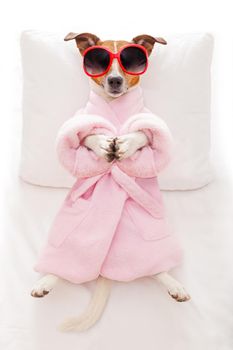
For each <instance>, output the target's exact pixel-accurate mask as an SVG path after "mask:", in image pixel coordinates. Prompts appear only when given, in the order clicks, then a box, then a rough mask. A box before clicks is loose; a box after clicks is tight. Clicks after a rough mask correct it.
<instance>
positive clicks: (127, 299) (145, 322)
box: [0, 159, 233, 350]
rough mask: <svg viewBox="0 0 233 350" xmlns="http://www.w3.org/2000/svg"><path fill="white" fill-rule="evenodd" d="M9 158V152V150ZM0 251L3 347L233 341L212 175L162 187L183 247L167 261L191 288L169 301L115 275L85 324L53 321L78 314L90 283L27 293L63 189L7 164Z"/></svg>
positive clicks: (183, 345)
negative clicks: (92, 320)
mask: <svg viewBox="0 0 233 350" xmlns="http://www.w3.org/2000/svg"><path fill="white" fill-rule="evenodd" d="M13 163H14V164H16V161H15V159H14V162H13ZM8 171H9V173H8V185H7V190H6V191H5V199H6V204H5V209H6V212H5V215H4V217H5V228H4V235H2V238H3V242H2V244H1V251H0V259H1V264H0V275H1V280H2V281H3V282H4V283H3V285H4V288H3V289H2V288H1V290H0V300H1V312H0V326H1V327H0V332H1V333H0V349H1V350H5V349H7V350H37V349H38V350H39V349H40V350H41V349H43V350H47V349H49V350H51V349H56V350H63V349H71V350H74V349H80V350H119V349H127V350H128V349H134V350H142V349H146V350H153V349H161V350H168V349H172V350H176V349H177V350H178V349H179V350H202V349H203V350H220V349H221V350H230V349H232V348H233V339H232V325H233V301H232V300H233V298H232V290H233V289H232V287H233V286H232V283H231V278H230V277H229V276H230V274H231V273H232V262H233V261H232V260H233V258H232V228H233V222H232V208H233V206H232V199H231V197H232V186H231V184H230V183H229V182H228V179H227V178H226V177H224V178H222V177H220V176H217V178H216V180H215V181H214V182H212V183H211V184H210V185H208V186H206V187H204V188H202V189H199V190H196V191H183V192H182V191H181V192H164V199H165V204H166V207H167V212H168V216H169V220H170V222H171V223H172V225H173V227H174V230H175V231H176V232H177V233H178V234H179V236H180V238H181V241H182V244H183V246H184V249H185V262H184V264H183V266H182V267H180V268H178V269H176V271H174V275H175V276H177V277H178V278H179V279H180V280H181V281H182V282H183V283H184V285H185V286H186V287H187V289H188V291H189V292H190V294H191V296H192V300H191V301H190V302H188V303H183V304H181V303H176V302H175V301H173V300H172V299H170V297H169V296H168V295H167V293H166V292H165V291H164V290H163V289H162V287H160V286H159V285H157V284H156V282H155V281H153V280H151V279H149V278H145V279H142V280H138V281H135V282H132V283H127V284H126V283H125V284H122V283H114V284H113V287H112V293H111V296H110V300H109V303H108V305H107V308H106V310H105V313H104V315H103V317H102V319H101V321H100V322H99V323H98V324H97V325H96V326H95V327H94V328H92V329H91V330H89V331H88V332H86V333H83V334H62V333H59V332H58V331H57V330H56V325H58V324H59V323H60V322H61V321H63V320H64V319H65V318H66V317H67V316H72V315H79V314H80V313H81V311H82V310H83V309H84V308H85V306H86V304H87V303H88V301H89V298H90V292H91V290H92V289H93V288H94V283H88V284H86V285H82V286H78V285H76V286H75V285H71V284H69V283H66V282H62V283H60V284H59V285H58V286H57V288H56V289H54V291H53V292H52V293H51V295H48V296H47V297H46V298H44V299H34V298H32V297H31V296H30V289H31V286H32V284H33V282H34V281H35V280H36V279H37V278H38V276H37V274H36V273H35V272H34V271H33V269H32V267H33V264H34V263H35V260H36V258H37V254H38V251H39V249H40V247H41V246H42V244H43V242H44V241H45V239H46V235H47V229H48V227H49V225H50V222H51V220H52V218H53V216H54V215H55V213H56V211H57V209H58V208H59V206H60V204H61V202H62V200H63V198H64V196H65V193H66V190H64V189H63V190H62V189H59V190H58V189H51V188H42V187H37V186H33V185H30V184H26V183H24V182H22V181H21V180H20V179H18V177H17V175H16V169H12V168H10V167H9V169H8Z"/></svg>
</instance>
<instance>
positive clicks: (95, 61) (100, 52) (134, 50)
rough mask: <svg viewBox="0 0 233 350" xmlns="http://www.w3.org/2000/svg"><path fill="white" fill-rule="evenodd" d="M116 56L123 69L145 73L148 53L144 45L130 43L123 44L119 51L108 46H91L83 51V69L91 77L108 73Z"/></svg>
mask: <svg viewBox="0 0 233 350" xmlns="http://www.w3.org/2000/svg"><path fill="white" fill-rule="evenodd" d="M114 58H116V59H117V60H118V62H119V65H120V67H121V69H122V70H123V71H124V72H125V73H127V74H131V75H140V74H143V73H145V71H146V70H147V67H148V53H147V50H146V49H145V47H144V46H142V45H138V44H129V45H126V46H123V47H122V48H121V49H120V50H119V51H118V52H117V53H113V52H111V51H110V50H109V49H108V48H107V47H103V46H98V45H96V46H91V47H88V48H87V49H86V50H85V51H84V53H83V69H84V71H85V73H86V74H87V75H88V76H90V77H95V78H97V77H100V76H102V75H104V74H106V73H107V72H108V71H109V69H110V67H111V65H112V61H113V59H114Z"/></svg>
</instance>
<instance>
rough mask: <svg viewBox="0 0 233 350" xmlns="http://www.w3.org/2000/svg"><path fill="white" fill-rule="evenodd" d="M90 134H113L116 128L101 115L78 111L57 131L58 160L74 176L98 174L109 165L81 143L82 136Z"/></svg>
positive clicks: (81, 176)
mask: <svg viewBox="0 0 233 350" xmlns="http://www.w3.org/2000/svg"><path fill="white" fill-rule="evenodd" d="M91 134H105V135H109V136H113V135H115V134H116V130H115V128H114V126H113V125H112V124H111V123H110V122H108V121H107V120H106V119H104V118H103V117H101V116H99V115H94V114H85V113H81V112H80V111H79V112H77V113H76V115H75V116H74V117H73V118H71V119H69V120H67V121H66V122H65V123H64V124H63V125H62V127H61V128H60V130H59V132H58V135H57V139H56V150H57V154H58V158H59V161H60V163H61V164H62V165H63V166H64V168H65V169H66V170H68V171H69V172H70V173H71V174H72V175H73V176H75V177H79V178H83V177H91V176H95V175H99V174H101V173H103V172H105V171H106V170H107V169H108V168H109V167H110V166H111V165H110V163H108V162H107V161H106V160H105V159H100V158H98V157H97V156H96V155H95V153H94V152H93V151H92V150H89V149H87V148H86V147H85V146H84V145H82V141H83V140H84V138H85V137H86V136H88V135H91Z"/></svg>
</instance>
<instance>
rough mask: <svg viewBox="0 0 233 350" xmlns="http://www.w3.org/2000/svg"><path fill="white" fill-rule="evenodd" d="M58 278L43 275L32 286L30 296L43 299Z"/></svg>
mask: <svg viewBox="0 0 233 350" xmlns="http://www.w3.org/2000/svg"><path fill="white" fill-rule="evenodd" d="M58 280H59V278H58V277H57V276H55V275H51V274H50V275H45V276H43V277H42V278H40V279H39V280H38V281H37V282H36V283H35V284H34V286H33V288H32V291H31V296H33V297H37V298H39V297H44V296H45V295H47V294H48V293H49V292H50V291H51V290H52V289H53V287H54V286H55V284H56V283H57V282H58Z"/></svg>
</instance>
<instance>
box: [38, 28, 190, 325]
mask: <svg viewBox="0 0 233 350" xmlns="http://www.w3.org/2000/svg"><path fill="white" fill-rule="evenodd" d="M64 40H65V41H69V40H75V42H76V45H77V48H78V49H79V51H80V53H81V55H84V53H85V52H87V50H89V48H92V47H94V46H98V47H100V48H101V47H103V48H107V49H108V50H109V51H110V52H111V53H113V55H115V56H114V58H113V59H112V62H111V65H110V67H108V70H107V71H106V72H105V74H102V75H98V74H97V75H96V76H90V77H89V82H90V88H91V90H92V91H94V92H95V93H96V94H98V95H99V96H101V98H103V99H104V100H105V101H106V102H107V103H110V102H111V101H114V100H116V99H118V98H119V97H120V96H122V95H126V94H128V93H129V92H130V91H132V90H133V89H135V88H137V87H138V86H139V84H140V74H136V75H133V74H128V73H127V72H126V71H125V70H124V69H123V67H122V65H121V64H120V61H119V59H115V58H116V55H117V53H119V52H120V51H121V50H122V49H123V48H124V47H126V46H127V45H130V44H132V43H133V44H135V45H139V46H142V47H143V48H144V50H145V51H146V53H147V55H148V56H150V54H151V52H152V50H153V47H154V44H155V43H159V44H163V45H166V41H165V40H164V39H163V38H155V37H152V36H150V35H146V34H143V35H139V36H136V37H135V38H133V40H132V42H129V41H125V40H117V41H114V40H107V41H101V40H100V39H99V38H98V37H97V36H96V35H94V34H90V33H82V34H76V33H69V34H68V35H67V36H66V37H65V39H64ZM147 144H148V137H147V135H146V134H145V133H144V132H143V131H135V132H130V133H127V134H124V135H121V136H117V137H109V136H107V135H103V134H93V135H88V136H86V137H85V139H84V141H83V145H84V146H85V147H87V148H88V149H89V150H92V151H93V152H94V153H95V155H96V156H97V157H98V158H100V159H101V158H102V159H105V160H107V161H108V162H112V161H113V160H114V159H117V160H119V161H122V160H124V159H127V158H129V157H131V156H132V155H134V154H135V152H136V151H137V150H140V149H142V148H143V147H145V146H146V145H147ZM153 278H154V279H155V280H157V281H158V282H159V283H161V284H162V285H163V286H164V287H165V289H166V290H167V292H168V294H169V295H170V296H171V297H172V298H173V299H175V300H176V301H178V302H184V301H188V300H189V299H190V295H189V294H188V293H187V292H186V290H185V288H184V287H183V286H182V284H181V283H180V282H178V281H177V280H176V279H174V278H173V277H172V276H171V275H170V274H169V272H168V271H164V272H160V273H158V274H156V275H155V276H153ZM58 280H59V277H58V276H56V275H54V274H47V275H45V276H43V277H42V278H41V279H39V280H38V281H37V282H36V283H35V285H34V286H33V289H32V291H31V295H32V296H33V297H44V296H45V295H47V294H48V293H50V291H51V290H52V289H53V288H54V286H55V284H56V283H57V282H58ZM109 291H110V281H109V280H108V279H106V278H103V277H101V276H99V278H98V279H97V287H96V291H95V293H94V295H93V297H92V300H91V302H90V305H89V307H88V309H87V310H86V311H85V312H84V314H83V315H82V316H81V317H80V318H79V319H71V320H68V321H67V322H66V323H64V324H63V326H62V327H61V329H62V330H77V331H83V330H86V329H88V328H90V327H91V326H92V325H93V324H95V322H96V321H97V320H98V319H99V318H100V316H101V314H102V312H103V309H104V306H105V304H106V302H107V299H108V295H109Z"/></svg>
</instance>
